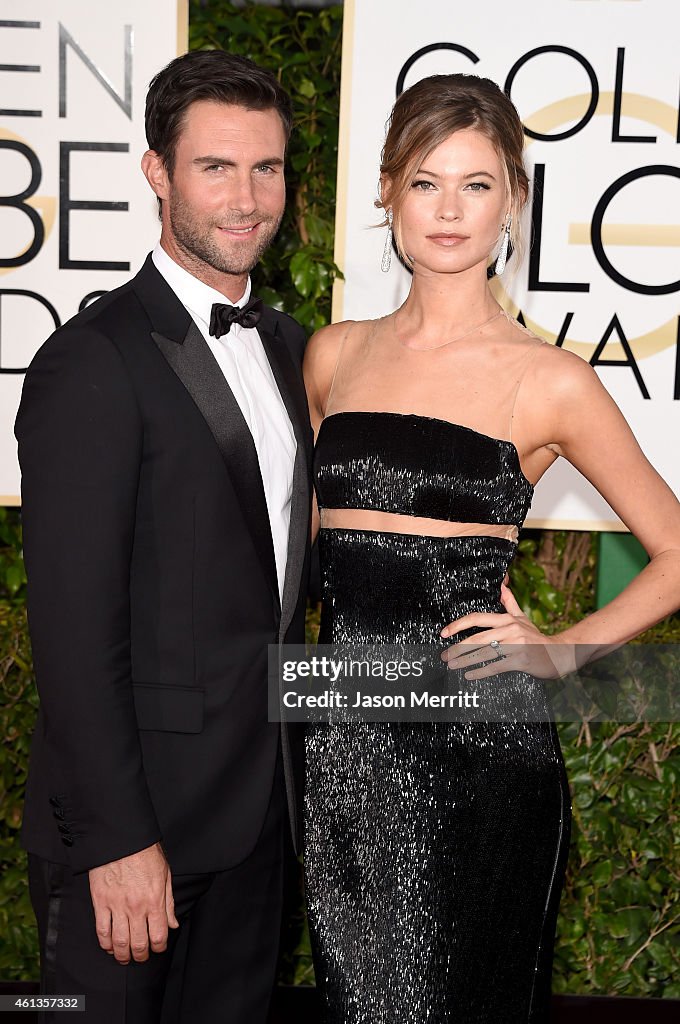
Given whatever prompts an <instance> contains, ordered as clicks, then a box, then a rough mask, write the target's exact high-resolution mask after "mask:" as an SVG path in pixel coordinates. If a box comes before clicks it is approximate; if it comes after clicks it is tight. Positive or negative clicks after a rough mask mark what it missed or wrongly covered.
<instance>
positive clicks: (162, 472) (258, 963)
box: [16, 51, 311, 1024]
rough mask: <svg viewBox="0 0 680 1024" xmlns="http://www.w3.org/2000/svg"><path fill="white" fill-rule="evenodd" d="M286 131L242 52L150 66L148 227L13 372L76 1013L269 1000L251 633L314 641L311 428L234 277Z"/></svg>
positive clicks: (45, 895) (270, 231)
mask: <svg viewBox="0 0 680 1024" xmlns="http://www.w3.org/2000/svg"><path fill="white" fill-rule="evenodd" d="M291 123H292V114H291V107H290V100H289V97H288V96H287V94H286V93H285V92H284V91H283V90H282V89H281V87H280V86H279V84H278V82H277V81H276V79H275V78H274V77H273V76H272V75H270V74H269V73H268V72H265V71H263V70H262V69H260V68H258V67H257V66H256V65H254V64H253V63H252V62H250V61H248V60H245V59H244V58H239V57H235V56H232V55H229V54H226V53H224V52H221V51H219V52H218V51H212V52H194V53H189V54H186V55H185V56H183V57H180V58H177V59H176V60H175V61H173V62H172V63H171V64H170V65H169V66H168V67H167V68H165V69H164V70H163V71H162V72H160V73H159V74H158V75H157V76H156V78H155V79H154V81H153V82H152V83H151V88H150V91H149V95H148V98H147V112H146V125H147V137H148V142H149V147H150V148H149V151H148V152H147V153H146V154H145V156H144V158H143V161H142V167H143V170H144V173H145V174H146V177H147V179H148V181H149V183H150V185H151V187H152V189H153V190H154V192H155V193H156V195H157V197H158V199H159V201H160V207H161V220H162V233H161V240H160V243H159V245H158V246H157V247H156V249H155V250H154V252H153V253H152V254H151V255H150V256H149V257H148V258H147V260H146V262H145V264H144V266H143V267H142V269H141V271H140V272H139V273H138V274H137V276H136V277H135V278H134V279H133V280H131V281H130V282H129V283H128V284H126V285H124V286H123V287H121V288H118V289H116V290H115V291H113V292H110V293H109V294H108V295H107V296H105V297H104V298H102V299H101V300H99V301H98V302H96V303H95V304H94V305H92V306H90V307H88V308H87V309H86V310H84V311H83V312H81V313H79V314H78V315H77V316H76V317H74V318H73V319H72V320H71V321H69V322H68V323H67V324H66V325H65V326H64V327H62V328H60V329H59V330H58V331H56V333H55V334H54V335H53V336H52V337H51V338H50V339H49V340H48V341H47V342H46V344H45V345H44V346H43V347H42V348H41V349H40V351H39V352H38V354H37V356H36V357H35V359H34V360H33V363H32V364H31V367H30V369H29V371H28V374H27V376H26V382H25V385H24V391H23V396H22V400H21V406H20V409H19V415H18V418H17V423H16V434H17V438H18V441H19V457H20V462H21V468H22V473H23V484H22V490H23V523H24V549H25V557H26V567H27V572H28V609H29V624H30V629H31V637H32V642H33V652H34V659H35V669H36V678H37V684H38V691H39V695H40V714H39V718H38V723H37V728H36V732H35V736H34V741H33V749H32V755H31V766H30V773H29V781H28V786H27V795H26V806H25V815H24V823H23V831H22V839H23V842H24V845H25V846H26V848H27V849H28V851H29V871H30V876H29V878H30V886H31V896H32V900H33V905H34V908H35V911H36V917H37V920H38V927H39V932H40V941H41V952H42V973H43V988H44V992H46V993H49V994H54V993H59V994H69V995H77V994H84V995H85V997H86V1013H85V1015H83V1014H80V1013H76V1014H74V1015H73V1018H72V1019H73V1020H77V1021H81V1022H82V1021H83V1020H86V1021H87V1020H91V1021H93V1022H96V1024H109V1022H111V1024H122V1022H124V1021H125V1022H135V1024H137V1022H144V1024H146V1022H152V1021H153V1022H156V1021H160V1020H162V1021H163V1022H170V1021H172V1022H182V1024H188V1022H191V1024H208V1022H209V1024H215V1022H217V1021H220V1020H223V1021H228V1022H229V1024H241V1022H242V1024H258V1022H263V1021H264V1020H265V1018H266V1015H267V1008H268V1003H269V999H270V994H271V990H272V985H273V981H274V970H275V963H276V955H277V948H278V938H279V926H280V914H281V898H282V858H283V849H284V843H285V841H286V838H287V839H288V842H289V841H290V832H289V831H288V829H287V827H286V818H289V819H290V823H291V825H292V834H293V836H294V840H295V841H296V842H297V843H298V844H299V814H300V802H299V798H298V797H297V796H296V783H297V785H298V793H299V784H300V778H299V771H298V765H299V762H300V757H299V745H298V740H297V737H296V736H294V735H293V731H292V729H293V727H292V726H290V727H287V726H286V725H285V724H284V725H281V726H279V725H278V724H276V723H273V722H268V720H267V719H268V715H267V675H268V672H267V647H268V645H270V644H271V645H276V644H281V643H284V642H291V643H298V642H302V640H303V638H304V608H305V592H306V576H307V571H308V535H309V515H310V484H309V480H310V461H311V428H310V425H309V419H308V415H307V406H306V402H305V394H304V389H303V384H302V376H301V371H300V363H301V359H302V352H303V348H304V344H305V337H304V334H303V331H302V329H301V328H300V326H299V325H298V324H296V323H295V321H293V320H292V319H290V318H289V317H287V316H285V315H284V314H282V313H279V312H277V311H276V310H274V309H271V308H268V307H266V306H263V305H262V303H261V302H259V300H254V299H252V298H251V297H250V279H249V271H250V270H251V269H252V267H253V266H254V265H255V264H256V262H257V261H258V259H259V258H260V256H261V255H262V253H263V252H264V250H265V249H266V248H267V246H268V245H269V243H270V242H271V240H272V238H273V237H274V235H275V233H276V231H277V229H278V226H279V223H280V221H281V217H282V215H283V209H284V200H285V186H284V173H283V161H284V154H285V148H286V143H287V139H288V136H289V133H290V128H291ZM286 807H287V813H286ZM169 979H171V982H170V981H169ZM55 1019H57V1020H59V1021H62V1020H68V1019H71V1016H70V1014H69V1013H60V1014H59V1016H58V1017H57V1018H55Z"/></svg>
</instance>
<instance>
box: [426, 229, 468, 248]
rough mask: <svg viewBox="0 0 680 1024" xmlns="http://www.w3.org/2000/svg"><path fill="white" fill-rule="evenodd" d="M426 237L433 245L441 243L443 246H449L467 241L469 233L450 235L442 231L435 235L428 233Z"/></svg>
mask: <svg viewBox="0 0 680 1024" xmlns="http://www.w3.org/2000/svg"><path fill="white" fill-rule="evenodd" d="M427 237H428V239H429V240H430V241H431V242H434V243H435V245H442V246H444V247H445V248H450V247H453V246H456V245H461V244H462V243H463V242H467V240H468V238H469V237H470V236H469V235H450V234H446V233H444V232H441V233H438V234H436V235H428V236H427Z"/></svg>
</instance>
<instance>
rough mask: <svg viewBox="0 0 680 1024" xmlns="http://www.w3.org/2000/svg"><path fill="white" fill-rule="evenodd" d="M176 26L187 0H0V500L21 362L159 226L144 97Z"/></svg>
mask: <svg viewBox="0 0 680 1024" xmlns="http://www.w3.org/2000/svg"><path fill="white" fill-rule="evenodd" d="M187 25H188V19H187V0H153V2H145V3H144V2H143V3H139V0H116V3H112V4H105V3H96V4H94V3H92V0H59V2H58V3H55V2H54V0H0V504H14V503H16V502H17V501H18V495H19V469H18V465H17V459H16V445H15V441H14V435H13V424H14V418H15V416H16V411H17V407H18V402H19V396H20V392H21V385H22V382H23V371H24V370H25V368H26V366H27V365H28V363H29V362H30V361H31V359H32V357H33V355H34V353H35V352H36V350H37V349H38V348H39V346H40V345H41V344H42V342H43V341H44V340H45V339H46V338H47V337H48V335H49V334H51V332H52V331H53V330H54V328H55V327H56V326H58V325H59V324H61V323H63V322H64V321H65V320H68V319H69V317H71V316H73V315H74V313H77V312H78V310H79V309H80V308H82V307H83V306H85V305H87V304H88V303H89V302H91V301H92V300H93V299H94V298H95V297H97V296H99V295H101V294H103V293H104V292H107V291H110V290H111V289H112V288H116V287H117V286H118V285H120V284H122V283H123V282H124V281H125V280H126V279H127V278H129V276H130V275H131V274H132V273H134V272H135V271H136V270H138V269H139V266H140V265H141V263H142V261H143V259H144V256H145V255H146V253H147V252H148V251H149V249H150V248H151V247H152V246H153V244H154V243H155V240H156V238H157V237H158V217H157V212H156V203H155V199H154V197H153V194H152V193H151V191H150V189H149V187H148V185H147V183H146V181H145V179H144V178H143V176H142V173H141V171H140V169H139V161H140V157H141V155H142V153H143V152H144V150H145V149H146V142H145V136H144V101H145V96H146V90H147V87H148V84H149V80H150V79H151V78H152V76H153V75H154V74H155V73H156V72H157V71H158V70H159V69H160V68H161V67H162V66H163V65H164V64H167V62H168V61H169V60H172V58H173V57H175V56H176V55H177V54H178V53H180V52H183V51H184V50H186V46H187Z"/></svg>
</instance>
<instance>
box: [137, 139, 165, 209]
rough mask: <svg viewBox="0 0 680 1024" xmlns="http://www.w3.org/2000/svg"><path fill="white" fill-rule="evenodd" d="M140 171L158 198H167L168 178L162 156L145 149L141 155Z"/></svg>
mask: <svg viewBox="0 0 680 1024" xmlns="http://www.w3.org/2000/svg"><path fill="white" fill-rule="evenodd" d="M142 171H143V172H144V177H145V178H146V180H147V181H148V182H149V185H151V188H152V189H153V190H154V192H155V193H156V195H157V196H158V198H159V199H167V198H168V192H169V187H170V179H169V177H168V172H167V170H166V167H165V163H164V162H163V157H162V156H161V155H160V154H159V153H156V152H155V151H154V150H153V149H147V151H146V153H145V154H144V156H143V157H142Z"/></svg>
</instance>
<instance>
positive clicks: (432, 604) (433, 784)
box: [305, 412, 570, 1024]
mask: <svg viewBox="0 0 680 1024" xmlns="http://www.w3.org/2000/svg"><path fill="white" fill-rule="evenodd" d="M315 482H316V490H317V497H318V502H319V506H320V508H322V509H323V508H326V509H330V508H333V509H342V508H354V509H377V510H382V511H386V512H395V513H401V514H408V515H413V516H424V517H428V518H434V519H443V520H449V521H452V522H459V523H476V524H478V523H497V524H516V525H517V526H518V527H520V526H521V525H522V523H523V521H524V518H525V516H526V513H527V511H528V508H529V505H530V503H531V497H532V492H533V488H532V486H531V484H530V483H529V481H528V480H527V479H526V478H525V477H524V475H523V473H522V471H521V469H520V465H519V458H518V455H517V451H516V449H515V447H514V445H513V444H512V443H511V442H509V441H503V440H499V439H496V438H491V437H489V436H487V435H485V434H480V433H478V432H477V431H475V430H472V429H470V428H467V427H462V426H459V425H457V424H454V423H450V422H448V421H444V420H439V419H433V418H429V417H425V416H411V415H401V414H397V413H386V412H375V413H372V412H343V413H336V414H333V415H331V416H329V417H327V418H326V419H325V420H324V421H323V423H322V426H321V429H320V432H319V436H318V441H317V447H316V455H315ZM319 543H320V557H321V569H322V578H323V588H324V606H323V614H322V624H321V633H320V636H319V641H320V642H322V643H330V644H332V643H337V642H339V643H342V644H346V643H349V644H351V643H357V644H372V643H374V642H379V643H386V644H391V643H416V644H423V643H430V642H432V643H433V644H436V643H439V644H442V645H443V643H444V641H441V640H440V638H439V631H440V629H441V628H442V627H443V626H444V625H445V624H447V623H448V622H450V621H451V620H453V619H455V618H457V617H459V616H460V615H463V614H465V613H467V612H470V611H495V612H498V611H503V610H504V609H503V607H502V605H501V604H500V601H499V594H500V586H501V582H502V580H503V577H504V575H505V572H506V570H507V567H508V564H509V562H510V560H511V558H512V555H513V552H514V549H515V545H514V543H513V541H512V540H506V539H504V538H500V537H495V536H479V535H477V536H455V537H434V536H420V535H412V534H405V533H387V532H378V531H373V530H361V529H358V530H357V529H322V530H321V533H320V538H319ZM506 675H508V676H509V675H510V673H507V674H506ZM524 678H525V679H527V680H530V679H531V677H524ZM533 682H534V683H535V682H536V681H535V680H534V681H533ZM306 750H307V781H306V790H305V887H306V898H307V905H308V915H309V922H310V930H311V937H312V948H313V953H314V962H315V970H316V980H317V986H318V988H319V991H320V994H321V997H322V1002H323V1006H324V1017H323V1020H324V1021H325V1022H326V1024H445V1022H446V1024H449V1022H450V1024H537V1022H539V1021H541V1022H543V1021H547V1019H548V1004H549V997H550V972H551V962H552V947H553V940H554V929H555V921H556V916H557V909H558V904H559V897H560V890H561V887H562V882H563V876H564V869H565V862H566V857H567V848H568V841H569V827H570V802H569V791H568V786H567V780H566V776H565V771H564V763H563V760H562V755H561V751H560V747H559V742H558V739H557V735H556V731H555V727H554V725H553V724H552V723H550V722H532V721H524V722H509V723H508V722H505V723H504V722H476V723H464V722H454V723H445V722H437V723H433V724H429V723H375V722H373V723H370V722H369V723H352V724H335V725H333V724H331V725H328V724H316V725H312V726H310V727H309V728H308V733H307V748H306Z"/></svg>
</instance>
